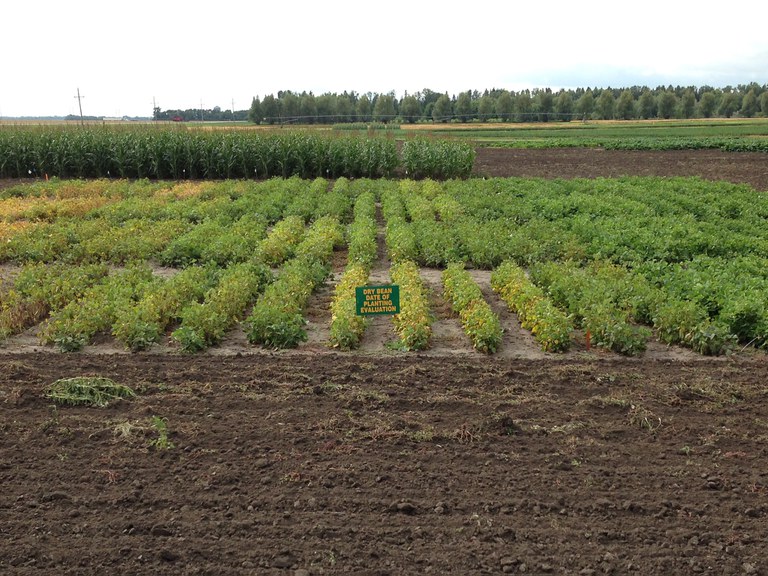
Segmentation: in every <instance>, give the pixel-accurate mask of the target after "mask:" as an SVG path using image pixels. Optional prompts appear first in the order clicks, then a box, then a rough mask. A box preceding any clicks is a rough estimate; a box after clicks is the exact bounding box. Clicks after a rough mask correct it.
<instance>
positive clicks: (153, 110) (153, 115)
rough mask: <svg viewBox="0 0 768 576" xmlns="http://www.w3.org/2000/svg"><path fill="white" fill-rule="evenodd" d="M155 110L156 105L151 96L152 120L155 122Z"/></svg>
mask: <svg viewBox="0 0 768 576" xmlns="http://www.w3.org/2000/svg"><path fill="white" fill-rule="evenodd" d="M156 110H157V104H156V103H155V97H154V96H152V120H155V121H156V120H157V114H155V111H156Z"/></svg>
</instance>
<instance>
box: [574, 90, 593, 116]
mask: <svg viewBox="0 0 768 576" xmlns="http://www.w3.org/2000/svg"><path fill="white" fill-rule="evenodd" d="M594 111H595V97H594V96H593V95H592V90H587V91H586V92H584V94H582V95H581V96H579V99H578V100H577V101H576V113H577V114H578V115H579V116H581V118H582V119H584V120H586V119H587V118H589V117H591V116H592V112H594Z"/></svg>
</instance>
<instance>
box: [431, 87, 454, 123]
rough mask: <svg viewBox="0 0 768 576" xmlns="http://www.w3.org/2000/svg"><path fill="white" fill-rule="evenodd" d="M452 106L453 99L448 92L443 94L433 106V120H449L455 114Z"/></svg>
mask: <svg viewBox="0 0 768 576" xmlns="http://www.w3.org/2000/svg"><path fill="white" fill-rule="evenodd" d="M452 108H453V107H452V105H451V99H450V98H449V97H448V94H443V95H441V96H440V98H438V99H437V101H436V102H435V105H434V106H433V107H432V120H434V121H435V122H447V121H448V120H449V119H450V118H451V116H452V115H453V112H452Z"/></svg>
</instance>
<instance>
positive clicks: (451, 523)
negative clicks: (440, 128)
mask: <svg viewBox="0 0 768 576" xmlns="http://www.w3.org/2000/svg"><path fill="white" fill-rule="evenodd" d="M767 163H768V162H767V159H766V157H765V156H764V155H759V154H758V155H753V154H723V153H719V152H718V153H715V152H695V153H692V152H686V153H683V152H680V153H678V152H664V153H661V152H653V153H650V152H607V151H597V150H548V151H540V150H527V151H520V150H491V149H481V150H479V151H478V158H477V173H478V174H480V175H485V176H510V175H515V176H542V177H595V176H618V175H623V174H655V175H691V174H698V175H701V176H703V177H705V178H715V179H725V180H730V181H736V182H747V183H750V184H752V185H753V186H755V187H756V188H758V189H761V190H767V189H768V172H766V171H767V170H768V167H767V166H766V164H767ZM343 264H344V262H343V258H341V257H339V258H337V262H336V263H335V267H336V268H337V269H340V267H342V266H343ZM0 272H2V273H4V274H7V275H8V274H12V273H13V270H12V269H6V270H4V271H0ZM379 273H381V271H380V270H379ZM476 275H477V280H478V281H479V282H480V283H481V285H483V283H484V282H485V279H484V277H483V276H482V274H481V273H476ZM435 277H436V275H435V273H434V271H430V270H425V271H424V272H423V278H424V279H425V280H426V282H427V284H429V285H434V282H435ZM433 292H434V294H433V308H434V310H435V313H436V316H437V322H436V335H435V339H436V342H435V346H434V348H433V349H432V350H431V351H430V352H428V353H424V354H415V353H403V352H395V351H391V350H389V349H388V348H387V347H386V345H385V344H386V342H387V341H388V340H389V339H391V338H392V337H393V336H392V334H391V330H390V328H389V326H388V324H387V322H388V320H386V319H384V318H378V319H376V320H374V321H373V324H372V326H371V328H370V334H369V335H368V336H366V338H367V340H366V341H364V343H363V344H364V346H363V349H362V351H360V352H355V353H337V352H334V351H332V350H329V349H328V348H327V347H326V346H325V345H324V341H325V339H326V335H325V333H324V332H323V331H324V330H327V328H325V326H326V325H327V321H328V319H329V313H328V312H327V310H326V309H325V307H324V305H325V304H327V302H328V301H329V298H330V287H326V288H324V289H323V290H321V291H320V292H319V293H318V294H317V295H316V296H315V297H314V300H313V301H312V303H311V305H310V310H311V314H310V315H309V318H308V320H309V322H310V325H309V329H310V339H309V342H307V343H306V344H305V345H303V346H302V347H301V348H300V349H299V350H297V351H281V352H270V351H265V350H259V351H254V350H253V349H250V348H249V347H248V345H247V343H246V342H245V339H244V337H243V335H242V333H238V332H237V331H236V332H235V333H233V334H231V335H230V336H229V337H228V339H227V340H226V341H225V343H224V344H223V345H222V346H220V347H218V348H216V349H213V350H211V351H210V352H208V353H205V354H200V355H193V356H185V355H180V354H178V353H176V352H175V351H174V350H173V349H172V348H171V347H168V346H165V347H158V348H157V350H156V351H155V352H151V353H141V354H128V353H118V352H119V349H118V348H117V347H116V346H115V345H114V343H113V342H111V341H110V340H108V339H104V340H103V341H100V342H98V343H96V344H95V345H93V346H90V347H88V348H87V349H86V350H85V351H84V352H82V353H77V354H61V353H57V352H52V351H50V350H48V349H46V348H43V347H40V346H39V345H37V344H36V343H35V340H34V334H33V333H26V334H23V335H21V336H19V337H16V338H15V339H13V340H12V342H11V343H10V345H9V346H6V347H4V348H2V349H0V483H2V491H1V492H0V573H2V574H12V575H27V574H29V575H31V574H73V575H75V574H77V575H96V574H259V575H260V574H286V575H291V576H294V575H295V576H298V575H305V576H306V575H308V574H392V575H395V574H422V573H431V574H501V573H527V574H577V575H578V574H582V575H590V574H628V573H629V574H631V573H636V574H699V573H702V574H733V575H742V574H768V560H766V555H765V550H764V548H765V545H764V542H765V541H766V539H768V465H766V459H767V457H768V357H767V356H766V355H765V353H763V352H755V353H741V354H735V355H733V356H731V357H726V358H716V359H706V358H703V357H700V356H696V355H693V354H690V353H687V352H686V351H683V350H678V349H672V348H667V347H665V346H661V345H659V344H655V345H653V346H651V347H649V351H648V352H647V353H646V354H645V355H644V356H642V357H639V358H632V359H627V358H623V357H620V356H618V355H614V354H611V353H607V352H603V351H597V350H594V349H593V350H591V351H587V350H586V347H585V346H584V345H583V342H582V343H580V342H579V341H578V338H577V342H576V345H575V349H574V351H573V352H570V353H568V354H566V355H552V354H543V353H540V352H536V349H535V347H534V346H533V345H532V343H531V342H530V340H529V338H530V336H529V335H526V334H525V333H524V332H522V331H521V330H519V329H515V323H516V320H515V318H514V316H513V315H511V314H508V313H507V314H506V316H504V317H503V321H504V322H505V326H507V332H506V334H505V340H504V342H503V343H502V353H501V354H500V355H499V356H497V357H490V358H489V357H487V356H484V355H482V354H479V353H475V352H473V351H472V350H471V349H470V348H469V346H468V344H467V343H466V342H465V341H464V340H463V339H462V338H463V335H462V334H461V332H460V330H457V327H458V323H457V322H456V321H455V319H452V318H451V315H450V313H449V311H448V310H447V307H446V304H445V302H443V301H441V298H440V297H439V295H438V294H437V293H436V292H435V291H433ZM494 306H496V307H497V308H498V303H494ZM153 350H154V349H153ZM79 375H98V376H104V377H110V378H113V379H115V380H116V381H118V382H121V383H123V384H127V385H130V386H132V387H133V388H134V389H135V390H136V391H137V392H138V396H137V397H136V398H134V399H132V400H123V401H120V402H118V403H116V404H113V405H112V406H110V407H107V408H84V407H62V406H59V407H56V406H54V405H53V404H52V402H51V401H50V400H49V399H47V398H46V397H45V394H44V391H45V387H46V386H47V385H48V384H50V383H51V382H53V381H54V380H56V379H58V378H63V377H70V376H79ZM153 417H158V418H162V419H165V422H166V423H167V432H168V441H169V442H170V443H171V444H172V447H170V448H168V449H163V448H162V447H158V446H157V443H158V440H159V439H160V438H161V430H160V428H159V427H158V422H159V420H158V419H153Z"/></svg>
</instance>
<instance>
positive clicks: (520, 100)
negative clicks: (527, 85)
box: [515, 90, 533, 122]
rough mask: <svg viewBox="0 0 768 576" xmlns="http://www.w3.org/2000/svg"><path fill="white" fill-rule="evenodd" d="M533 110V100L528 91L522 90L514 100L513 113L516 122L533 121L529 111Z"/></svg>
mask: <svg viewBox="0 0 768 576" xmlns="http://www.w3.org/2000/svg"><path fill="white" fill-rule="evenodd" d="M532 109H533V100H532V99H531V93H530V92H529V91H528V90H523V91H522V92H520V93H519V94H518V95H517V98H515V112H516V116H517V121H518V122H530V121H531V120H533V118H532V116H531V110H532Z"/></svg>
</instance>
